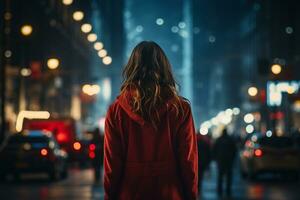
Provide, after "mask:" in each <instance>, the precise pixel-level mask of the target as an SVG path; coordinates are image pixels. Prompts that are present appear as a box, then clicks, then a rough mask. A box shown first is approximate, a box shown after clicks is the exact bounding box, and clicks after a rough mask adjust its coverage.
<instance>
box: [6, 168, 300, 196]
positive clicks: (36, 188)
mask: <svg viewBox="0 0 300 200" xmlns="http://www.w3.org/2000/svg"><path fill="white" fill-rule="evenodd" d="M69 173H70V175H69V178H68V179H65V180H61V181H56V182H50V181H48V180H47V177H46V176H42V175H36V176H33V175H26V176H23V178H22V180H21V181H20V182H12V181H9V182H3V183H0V199H3V200H39V199H40V200H54V199H55V200H100V199H103V187H102V184H99V183H96V184H95V183H94V181H93V172H92V170H90V169H84V170H79V169H71V170H70V172H69ZM215 180H216V170H215V167H214V165H212V166H211V170H210V172H209V173H207V174H206V177H205V181H204V183H203V193H202V198H201V199H203V200H216V199H218V196H217V195H216V192H215V191H216V190H215V187H216V183H215ZM299 188H300V183H299V182H295V181H289V180H283V179H279V178H276V179H274V178H272V179H270V178H266V177H265V178H264V179H260V180H259V181H255V182H248V181H244V180H243V179H241V178H240V176H239V173H238V170H236V171H235V175H234V181H233V195H232V196H233V197H232V198H231V199H251V200H252V199H253V200H254V199H255V200H256V199H257V200H259V199H272V200H273V199H274V200H298V199H299V198H300V190H299Z"/></svg>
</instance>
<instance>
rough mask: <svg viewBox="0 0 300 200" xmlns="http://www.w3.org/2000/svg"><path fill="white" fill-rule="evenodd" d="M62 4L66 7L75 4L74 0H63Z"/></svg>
mask: <svg viewBox="0 0 300 200" xmlns="http://www.w3.org/2000/svg"><path fill="white" fill-rule="evenodd" d="M62 3H63V4H64V5H66V6H69V5H71V4H72V3H73V0H63V1H62Z"/></svg>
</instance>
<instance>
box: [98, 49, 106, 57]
mask: <svg viewBox="0 0 300 200" xmlns="http://www.w3.org/2000/svg"><path fill="white" fill-rule="evenodd" d="M106 55H107V51H106V50H105V49H101V50H100V51H98V56H99V57H100V58H104V57H105V56H106Z"/></svg>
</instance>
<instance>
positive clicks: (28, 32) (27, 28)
mask: <svg viewBox="0 0 300 200" xmlns="http://www.w3.org/2000/svg"><path fill="white" fill-rule="evenodd" d="M32 30H33V29H32V26H31V25H29V24H25V25H23V26H22V27H21V33H22V35H24V36H30V35H31V33H32Z"/></svg>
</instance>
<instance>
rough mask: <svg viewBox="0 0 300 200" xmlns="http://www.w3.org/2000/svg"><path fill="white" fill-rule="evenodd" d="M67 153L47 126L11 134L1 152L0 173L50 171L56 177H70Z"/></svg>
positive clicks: (2, 174)
mask: <svg viewBox="0 0 300 200" xmlns="http://www.w3.org/2000/svg"><path fill="white" fill-rule="evenodd" d="M67 157H68V155H67V153H66V152H65V151H63V150H62V149H61V148H60V146H59V145H58V143H57V142H56V140H55V139H54V137H53V136H52V133H51V132H49V131H43V130H34V131H23V132H22V133H16V134H13V135H11V136H10V137H9V138H8V140H7V143H6V144H5V146H4V148H3V149H2V151H1V152H0V163H1V165H0V177H2V178H5V177H6V176H7V175H8V174H12V175H13V176H14V178H15V179H18V178H19V177H20V174H22V173H41V172H42V173H47V174H48V175H49V177H50V178H51V179H53V180H55V179H59V178H64V177H67V174H68V173H67V172H68V169H67Z"/></svg>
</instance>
